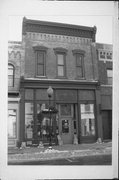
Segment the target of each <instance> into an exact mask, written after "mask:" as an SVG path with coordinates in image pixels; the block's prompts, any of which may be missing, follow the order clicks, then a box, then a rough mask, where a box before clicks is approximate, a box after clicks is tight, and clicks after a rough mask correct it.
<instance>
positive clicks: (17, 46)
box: [8, 41, 24, 91]
mask: <svg viewBox="0 0 119 180" xmlns="http://www.w3.org/2000/svg"><path fill="white" fill-rule="evenodd" d="M8 64H12V65H13V66H14V68H15V71H14V72H15V74H14V86H13V87H8V91H19V86H20V77H21V76H22V75H24V48H23V47H22V44H21V42H14V41H12V42H9V43H8Z"/></svg>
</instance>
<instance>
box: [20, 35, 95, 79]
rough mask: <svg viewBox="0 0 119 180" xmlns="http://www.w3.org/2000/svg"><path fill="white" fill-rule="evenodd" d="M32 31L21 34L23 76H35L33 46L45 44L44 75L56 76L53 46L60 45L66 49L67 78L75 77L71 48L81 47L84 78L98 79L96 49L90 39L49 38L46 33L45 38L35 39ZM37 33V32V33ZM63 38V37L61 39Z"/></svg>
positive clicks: (48, 76)
mask: <svg viewBox="0 0 119 180" xmlns="http://www.w3.org/2000/svg"><path fill="white" fill-rule="evenodd" d="M33 34H34V33H30V35H29V33H27V34H26V35H23V44H25V77H30V78H33V77H35V54H34V50H33V46H35V45H37V46H45V47H47V48H48V50H47V55H46V76H47V78H50V79H55V78H56V77H57V64H56V55H55V53H54V50H53V49H54V48H56V47H61V48H65V49H67V56H66V76H67V78H68V79H69V80H74V79H76V66H75V57H74V56H73V53H72V50H73V49H81V50H84V51H85V57H84V68H85V78H86V80H94V79H96V80H97V79H98V70H97V58H96V49H95V47H94V45H92V42H90V39H85V38H82V39H81V38H80V42H77V40H76V37H75V38H74V39H73V40H70V37H65V36H61V35H60V37H59V36H58V35H57V36H55V37H53V38H50V36H48V35H47V34H46V36H45V38H40V39H37V38H36V37H35V34H34V35H33ZM37 35H38V33H37ZM63 38H64V39H63Z"/></svg>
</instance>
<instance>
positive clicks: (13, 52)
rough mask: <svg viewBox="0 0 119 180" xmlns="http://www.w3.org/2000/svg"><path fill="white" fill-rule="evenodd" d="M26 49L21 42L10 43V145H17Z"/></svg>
mask: <svg viewBox="0 0 119 180" xmlns="http://www.w3.org/2000/svg"><path fill="white" fill-rule="evenodd" d="M23 63H24V50H23V48H22V43H21V42H14V41H12V42H11V41H10V42H9V44H8V129H7V130H8V145H9V146H16V145H17V141H18V140H19V137H20V133H19V124H20V112H19V106H20V78H21V76H22V74H23V71H22V70H23V68H22V66H23Z"/></svg>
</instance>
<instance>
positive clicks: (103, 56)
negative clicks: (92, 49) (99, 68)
mask: <svg viewBox="0 0 119 180" xmlns="http://www.w3.org/2000/svg"><path fill="white" fill-rule="evenodd" d="M100 59H105V52H102V51H101V52H100Z"/></svg>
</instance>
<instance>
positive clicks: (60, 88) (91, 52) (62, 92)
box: [10, 18, 111, 145]
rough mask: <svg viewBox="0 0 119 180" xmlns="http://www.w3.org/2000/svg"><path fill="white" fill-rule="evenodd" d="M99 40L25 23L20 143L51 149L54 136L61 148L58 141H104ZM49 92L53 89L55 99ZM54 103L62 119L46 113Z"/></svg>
mask: <svg viewBox="0 0 119 180" xmlns="http://www.w3.org/2000/svg"><path fill="white" fill-rule="evenodd" d="M95 34H96V27H84V26H77V25H70V24H62V23H53V22H45V21H36V20H29V19H26V18H24V19H23V24H22V45H21V47H20V49H21V51H20V52H22V56H21V57H22V58H21V60H19V63H21V64H20V66H19V70H20V72H19V71H18V72H19V78H18V81H16V82H18V84H17V91H18V92H19V93H20V101H19V103H18V102H17V105H15V104H14V106H15V107H16V106H17V107H18V109H19V115H20V116H19V118H18V120H16V121H17V127H18V128H17V129H18V130H17V133H18V136H17V138H16V140H17V141H18V142H20V143H21V142H26V144H27V145H31V144H38V143H39V142H40V141H42V142H43V144H49V141H50V134H51V132H52V137H51V140H52V144H57V142H58V140H57V135H59V136H58V138H61V140H62V142H63V143H64V144H72V143H73V140H74V136H75V135H76V136H77V138H78V143H87V142H95V141H97V139H98V138H101V139H103V137H104V135H103V134H104V132H103V128H102V127H103V124H102V118H101V115H102V111H101V107H103V105H102V103H103V102H102V101H103V98H105V97H103V94H104V92H103V91H104V90H103V89H104V87H102V86H101V89H100V84H99V79H100V82H101V77H100V73H98V70H99V69H98V65H99V63H100V61H99V60H98V58H97V51H96V49H97V44H96V42H95ZM99 49H100V48H99ZM15 62H17V59H16V60H15ZM10 68H11V67H10ZM18 72H17V73H18ZM109 74H110V72H109ZM102 79H103V78H102ZM110 81H111V80H109V82H110ZM49 86H51V87H52V89H53V95H52V97H51V98H50V99H49V98H48V94H47V89H48V87H49ZM101 97H102V98H101ZM49 100H50V101H49ZM49 103H50V105H51V106H52V108H53V107H55V108H56V109H57V110H58V113H57V114H52V115H50V114H49V113H42V112H43V111H46V110H47V109H48V108H49ZM14 113H15V112H14ZM14 116H15V115H14ZM50 120H51V121H50ZM14 121H15V120H14ZM50 125H51V126H50ZM12 128H13V127H12ZM12 132H13V131H12Z"/></svg>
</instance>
